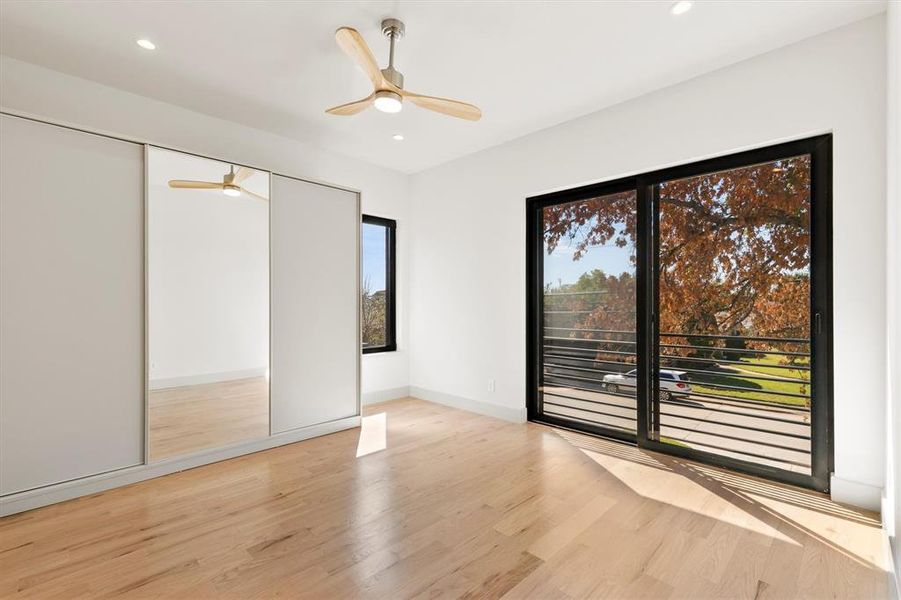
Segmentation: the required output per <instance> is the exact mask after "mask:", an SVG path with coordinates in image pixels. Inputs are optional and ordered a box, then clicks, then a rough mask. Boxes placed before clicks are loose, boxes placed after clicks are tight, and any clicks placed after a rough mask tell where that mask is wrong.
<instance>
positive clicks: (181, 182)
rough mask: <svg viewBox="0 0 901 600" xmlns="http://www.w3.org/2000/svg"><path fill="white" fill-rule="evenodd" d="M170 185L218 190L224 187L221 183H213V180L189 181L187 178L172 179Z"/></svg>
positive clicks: (191, 188)
mask: <svg viewBox="0 0 901 600" xmlns="http://www.w3.org/2000/svg"><path fill="white" fill-rule="evenodd" d="M169 187H171V188H183V189H189V190H216V189H219V190H221V189H222V184H221V183H213V182H212V181H189V180H187V179H170V180H169Z"/></svg>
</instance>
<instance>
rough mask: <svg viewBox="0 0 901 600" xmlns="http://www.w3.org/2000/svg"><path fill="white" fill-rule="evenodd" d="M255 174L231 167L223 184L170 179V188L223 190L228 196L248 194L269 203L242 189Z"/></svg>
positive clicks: (263, 198)
mask: <svg viewBox="0 0 901 600" xmlns="http://www.w3.org/2000/svg"><path fill="white" fill-rule="evenodd" d="M253 174H254V170H253V169H250V168H248V167H239V168H238V170H237V171H235V167H234V165H232V166H230V167H229V170H228V173H226V174H225V175H223V176H222V183H218V182H215V181H191V180H189V179H170V180H169V187H171V188H176V189H183V190H222V193H223V194H225V195H226V196H232V197H237V196H240V195H241V194H246V195H247V196H248V197H250V198H256V199H257V200H262V201H263V202H269V198H266V197H264V196H260V195H259V194H255V193H253V192H251V191H250V190H248V189H246V188H243V187H241V183H242V182H243V181H244V180H245V179H247V178H248V177H250V176H251V175H253Z"/></svg>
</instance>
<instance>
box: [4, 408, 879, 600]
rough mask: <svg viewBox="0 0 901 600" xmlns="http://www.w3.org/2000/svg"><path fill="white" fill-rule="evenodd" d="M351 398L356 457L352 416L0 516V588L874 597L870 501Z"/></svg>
mask: <svg viewBox="0 0 901 600" xmlns="http://www.w3.org/2000/svg"><path fill="white" fill-rule="evenodd" d="M365 414H366V417H364V427H367V426H374V424H375V423H376V421H378V420H380V422H382V423H383V424H384V425H385V437H384V440H385V444H384V447H383V448H382V447H379V446H378V442H379V439H380V437H379V436H378V435H373V436H369V437H368V438H367V440H366V444H367V446H368V448H367V450H366V453H363V454H361V455H360V456H358V444H359V442H360V432H359V431H354V430H351V431H344V432H340V433H336V434H333V435H329V436H325V437H322V438H317V439H313V440H307V441H304V442H299V443H297V444H292V445H289V446H283V447H280V448H274V449H272V450H267V451H265V452H259V453H256V454H253V455H249V456H244V457H240V458H237V459H233V460H229V461H224V462H221V463H217V464H213V465H207V466H204V467H200V468H197V469H192V470H189V471H185V472H182V473H177V474H173V475H169V476H166V477H162V478H159V479H155V480H151V481H146V482H142V483H138V484H134V485H131V486H128V487H125V488H120V489H116V490H111V491H108V492H104V493H101V494H95V495H93V496H90V497H86V498H80V499H77V500H73V501H70V502H65V503H62V504H58V505H54V506H49V507H46V508H42V509H38V510H34V511H30V512H28V513H24V514H20V515H14V516H11V517H6V518H4V519H0V597H2V598H66V599H70V598H95V597H98V598H99V597H130V598H179V599H181V598H191V599H192V600H193V599H203V598H225V599H228V600H233V599H234V600H237V599H242V600H243V599H246V598H260V599H263V598H315V599H317V600H320V599H332V598H429V599H432V598H500V597H504V598H509V599H520V598H538V599H541V600H545V599H553V598H560V599H563V600H572V599H580V598H659V599H662V598H826V597H828V598H868V599H870V598H885V597H887V594H888V579H887V576H886V573H885V571H884V569H883V566H884V565H883V564H882V563H881V560H882V558H881V557H882V546H881V544H882V538H881V531H880V525H879V520H878V516H877V515H874V514H872V513H868V512H866V511H859V510H856V509H853V508H849V507H845V506H839V505H837V504H834V503H832V502H831V501H830V500H829V499H828V498H827V497H825V496H823V495H822V494H817V493H814V492H809V491H806V490H799V489H797V488H792V487H789V486H783V485H780V484H774V483H770V482H766V481H762V480H759V479H755V478H752V477H745V476H742V475H737V474H735V473H730V472H726V471H721V470H718V469H714V468H712V467H706V466H703V465H697V464H695V463H691V462H688V461H684V460H681V459H676V458H673V457H668V456H664V455H658V454H653V453H649V452H644V451H641V450H638V449H637V448H634V447H630V446H626V445H621V444H618V443H614V442H609V441H605V440H598V439H596V438H590V437H586V436H581V435H579V434H574V433H572V432H563V431H559V430H554V429H551V428H547V427H543V426H538V425H533V424H513V423H506V422H503V421H498V420H495V419H491V418H489V417H484V416H480V415H476V414H473V413H467V412H463V411H458V410H454V409H451V408H447V407H444V406H439V405H435V404H430V403H427V402H423V401H420V400H415V399H404V400H398V401H393V402H388V403H383V404H379V405H373V406H369V407H367V408H366V412H365ZM376 415H377V417H376ZM369 416H373V417H374V418H373V419H372V420H367V419H368V417H369ZM373 444H375V446H373Z"/></svg>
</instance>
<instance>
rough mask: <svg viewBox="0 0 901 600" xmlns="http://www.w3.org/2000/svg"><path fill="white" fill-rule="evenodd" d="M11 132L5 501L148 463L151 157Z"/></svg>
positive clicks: (1, 204)
mask: <svg viewBox="0 0 901 600" xmlns="http://www.w3.org/2000/svg"><path fill="white" fill-rule="evenodd" d="M0 119H2V120H0V494H10V493H14V492H19V491H23V490H27V489H31V488H35V487H40V486H45V485H49V484H53V483H59V482H62V481H67V480H70V479H76V478H79V477H85V476H87V475H93V474H97V473H102V472H105V471H111V470H114V469H120V468H122V467H128V466H132V465H137V464H140V463H142V462H143V453H144V375H143V373H144V364H143V361H144V358H143V356H144V342H143V330H144V309H143V258H142V257H143V221H142V213H143V194H144V150H143V147H142V146H140V145H138V144H132V143H128V142H122V141H118V140H113V139H109V138H105V137H101V136H96V135H91V134H87V133H81V132H77V131H73V130H70V129H65V128H62V127H56V126H53V125H45V124H42V123H36V122H33V121H27V120H24V119H19V118H16V117H10V116H6V115H3V116H2V117H0Z"/></svg>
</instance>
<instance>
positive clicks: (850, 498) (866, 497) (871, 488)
mask: <svg viewBox="0 0 901 600" xmlns="http://www.w3.org/2000/svg"><path fill="white" fill-rule="evenodd" d="M829 489H830V490H831V495H832V499H833V500H834V501H836V502H839V503H841V504H850V505H851V506H857V507H859V508H865V509H867V510H875V511H879V510H881V508H882V488H881V487H879V486H875V485H870V484H868V483H861V482H859V481H852V480H850V479H844V478H842V477H838V476H836V474H835V473H833V474H832V478H831V481H830V486H829Z"/></svg>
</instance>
